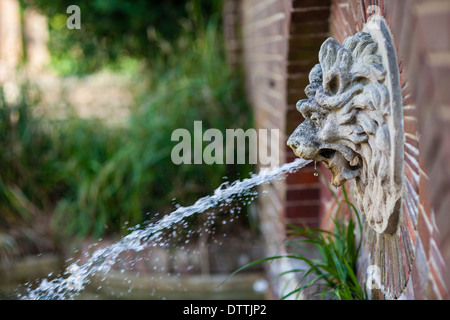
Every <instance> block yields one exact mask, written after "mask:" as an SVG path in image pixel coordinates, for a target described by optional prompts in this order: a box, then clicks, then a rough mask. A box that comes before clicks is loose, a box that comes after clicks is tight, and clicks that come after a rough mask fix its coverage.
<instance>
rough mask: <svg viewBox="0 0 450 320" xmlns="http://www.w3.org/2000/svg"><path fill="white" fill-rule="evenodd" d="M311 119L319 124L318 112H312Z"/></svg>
mask: <svg viewBox="0 0 450 320" xmlns="http://www.w3.org/2000/svg"><path fill="white" fill-rule="evenodd" d="M310 119H311V121H312V122H314V123H315V124H317V125H319V124H320V118H319V116H318V114H316V113H313V114H312V115H311V117H310Z"/></svg>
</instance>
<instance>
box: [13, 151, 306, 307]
mask: <svg viewBox="0 0 450 320" xmlns="http://www.w3.org/2000/svg"><path fill="white" fill-rule="evenodd" d="M310 162H311V161H310V160H304V159H300V158H298V159H296V160H295V161H293V162H291V163H287V164H284V165H282V166H281V167H275V168H270V169H262V170H261V171H260V172H259V173H258V174H252V176H251V177H250V178H248V179H244V180H242V181H239V180H238V181H235V182H233V183H231V184H230V183H229V182H225V183H223V184H222V185H220V186H219V188H217V189H216V190H215V192H214V194H212V195H210V196H206V197H203V198H200V199H198V200H197V201H196V202H195V203H194V204H193V205H191V206H189V207H179V208H177V209H176V210H175V211H173V212H171V213H170V214H168V215H166V216H164V217H163V218H162V219H161V220H159V221H158V222H156V223H153V224H149V225H147V226H145V227H144V228H141V227H140V226H137V227H134V228H133V229H132V232H131V233H130V234H128V235H127V236H125V237H123V238H122V239H121V240H119V241H117V242H115V243H114V244H112V245H110V246H108V247H106V248H103V249H98V250H96V251H95V252H94V253H93V254H92V256H91V257H90V258H89V260H88V261H87V262H86V263H84V264H83V265H81V266H79V265H78V264H77V262H74V263H72V264H71V265H69V266H68V267H67V268H66V270H65V271H64V272H63V274H62V275H59V276H57V277H56V278H55V279H53V280H47V279H44V280H42V281H41V283H40V284H39V285H38V287H37V288H35V289H31V285H30V284H28V286H29V287H28V289H27V293H26V294H25V295H19V298H21V299H30V300H39V299H73V298H74V297H76V296H77V295H78V294H79V293H80V291H82V290H83V289H84V288H85V285H86V284H88V283H89V278H90V277H91V276H93V275H95V274H97V273H103V274H106V273H107V272H109V271H110V270H111V267H112V266H113V265H114V263H115V262H116V260H117V258H118V256H119V255H120V254H121V253H122V252H124V251H127V250H134V251H136V252H139V251H141V250H143V249H144V248H146V247H147V245H148V243H149V241H155V240H156V241H157V240H158V238H159V237H160V236H161V234H162V232H163V231H164V230H165V229H167V228H169V227H170V226H173V225H174V224H177V223H179V222H181V221H182V220H183V219H185V218H187V217H189V216H191V215H193V214H199V213H202V212H205V211H206V210H208V209H211V208H213V207H215V206H217V205H219V204H220V203H222V202H225V203H227V204H229V203H231V202H232V201H233V200H234V197H235V196H238V195H240V194H242V193H244V192H246V191H248V190H250V189H251V188H253V187H256V186H259V185H262V184H265V183H268V182H270V181H272V180H276V179H278V180H280V179H282V178H283V175H284V174H288V173H293V172H295V171H297V170H299V169H301V168H303V167H304V166H306V165H307V164H309V163H310Z"/></svg>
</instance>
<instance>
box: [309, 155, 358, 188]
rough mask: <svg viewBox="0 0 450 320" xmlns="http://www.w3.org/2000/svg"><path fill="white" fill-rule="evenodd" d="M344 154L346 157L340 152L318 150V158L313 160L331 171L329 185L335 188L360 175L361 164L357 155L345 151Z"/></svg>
mask: <svg viewBox="0 0 450 320" xmlns="http://www.w3.org/2000/svg"><path fill="white" fill-rule="evenodd" d="M346 151H347V150H346ZM345 154H346V156H344V154H343V153H341V152H340V151H337V150H334V149H329V148H324V149H320V150H319V153H318V157H317V159H315V160H317V161H322V162H324V163H325V165H326V166H327V168H328V169H329V170H330V171H331V174H332V179H331V183H332V184H333V186H335V187H339V186H341V185H342V184H344V183H345V182H346V181H347V180H351V179H354V178H355V177H356V176H357V175H359V173H360V169H361V165H362V163H361V159H360V157H359V155H357V154H356V153H355V152H353V151H351V152H348V151H347V152H345Z"/></svg>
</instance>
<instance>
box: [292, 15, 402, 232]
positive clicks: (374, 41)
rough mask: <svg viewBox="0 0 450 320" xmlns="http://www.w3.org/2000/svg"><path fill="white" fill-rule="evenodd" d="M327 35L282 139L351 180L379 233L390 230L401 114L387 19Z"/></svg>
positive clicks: (397, 199) (336, 179) (397, 191)
mask: <svg viewBox="0 0 450 320" xmlns="http://www.w3.org/2000/svg"><path fill="white" fill-rule="evenodd" d="M378 23H379V25H377V28H373V29H371V30H364V31H363V32H358V33H357V34H355V35H353V36H350V37H348V38H347V39H345V41H344V42H343V43H342V45H341V44H340V43H339V42H338V41H336V40H335V39H333V38H329V39H327V40H326V41H325V42H324V43H323V44H322V46H321V48H320V51H319V64H317V65H316V66H315V67H314V68H313V69H312V70H311V72H310V74H309V81H310V84H309V85H308V86H307V87H306V88H305V93H306V96H307V99H303V100H300V101H299V102H298V103H297V110H298V111H299V112H300V113H301V114H302V116H303V118H304V119H305V120H304V121H303V122H302V123H301V124H300V125H299V126H298V127H297V128H296V129H295V131H294V132H293V133H292V135H291V136H290V137H289V139H288V141H287V144H288V146H289V147H291V148H292V150H293V151H294V153H295V154H296V156H298V157H301V158H304V159H307V160H314V161H318V162H323V163H324V164H325V166H326V167H327V168H328V169H329V170H330V172H331V174H332V179H331V184H332V185H334V186H336V187H339V186H341V185H342V184H344V183H345V182H346V181H349V180H354V181H355V198H356V201H357V205H358V207H359V209H360V210H361V211H362V213H363V214H365V215H366V218H367V221H368V223H369V225H370V226H371V227H372V228H374V229H375V231H377V232H378V233H392V232H395V230H396V226H397V221H398V214H399V211H400V207H401V206H400V203H401V194H402V178H401V177H402V173H403V164H402V163H403V119H402V113H401V108H402V101H401V94H400V92H401V90H400V85H399V73H398V69H397V59H396V54H395V50H394V46H393V44H392V39H391V38H390V33H389V32H388V30H387V29H386V25H385V22H384V21H378Z"/></svg>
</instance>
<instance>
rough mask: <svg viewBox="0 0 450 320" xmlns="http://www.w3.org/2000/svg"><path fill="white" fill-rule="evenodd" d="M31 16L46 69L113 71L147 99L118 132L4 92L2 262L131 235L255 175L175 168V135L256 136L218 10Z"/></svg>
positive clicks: (129, 9) (95, 10)
mask: <svg viewBox="0 0 450 320" xmlns="http://www.w3.org/2000/svg"><path fill="white" fill-rule="evenodd" d="M72 4H76V5H78V6H80V8H81V24H82V29H81V30H68V29H67V28H66V20H67V17H68V14H66V9H67V7H68V6H69V5H72ZM27 5H35V6H37V7H38V8H39V9H40V10H41V11H42V12H43V13H44V14H45V15H46V16H47V17H48V21H49V28H50V35H51V39H50V44H49V47H50V52H51V59H52V60H51V65H50V68H52V70H54V71H56V72H57V73H58V74H59V76H61V77H62V76H74V75H75V76H79V77H82V76H84V75H87V74H90V73H93V72H96V71H99V70H102V69H104V68H109V69H112V70H116V71H117V72H119V73H120V72H124V73H127V72H128V73H130V72H131V73H133V79H134V80H133V81H135V82H136V86H144V89H143V90H141V91H139V94H138V95H136V97H134V101H135V102H134V105H133V106H131V107H130V110H131V113H130V115H129V116H128V117H127V118H126V119H124V121H123V122H121V124H119V125H111V124H108V123H105V122H104V121H102V120H100V119H95V118H90V119H86V118H80V117H78V116H76V115H71V116H67V117H65V118H63V119H50V118H46V117H45V116H42V115H41V116H39V115H37V114H38V113H36V112H35V108H36V105H37V104H38V102H39V95H36V94H30V92H31V90H30V86H28V85H26V84H24V85H23V86H22V94H21V99H20V101H18V102H17V103H9V102H7V101H6V99H5V98H4V94H3V90H2V89H1V88H0V212H1V214H0V259H8V258H11V257H15V256H21V255H25V254H29V253H42V252H46V251H52V250H58V249H59V248H60V247H61V244H62V243H65V242H67V241H69V240H70V239H72V240H73V239H74V237H75V238H76V237H87V236H90V237H94V238H98V237H103V236H108V235H113V234H117V233H121V234H123V233H126V232H128V231H127V230H128V229H127V228H125V226H128V227H130V226H133V225H136V224H138V223H142V222H145V221H146V220H148V219H151V217H152V215H153V213H156V212H159V213H167V212H170V210H172V209H173V208H174V206H175V205H176V204H181V205H189V204H191V203H193V202H194V201H195V199H197V198H198V197H200V196H204V195H207V194H210V193H211V192H212V191H213V190H214V189H215V188H216V187H217V186H219V185H220V184H221V183H222V182H224V179H225V178H224V177H226V179H228V180H235V179H237V178H243V177H246V176H247V175H248V173H249V172H250V170H251V168H250V167H249V166H248V165H228V166H226V165H206V164H203V165H178V166H177V165H174V164H173V163H172V161H171V158H170V155H171V150H172V148H173V146H174V145H175V144H176V142H172V141H171V134H172V132H173V130H175V129H177V128H186V129H188V130H190V131H192V132H193V122H194V121H195V120H201V121H203V130H206V129H208V128H218V129H220V130H223V132H224V130H225V129H226V128H243V129H244V130H245V129H247V128H249V127H251V126H252V120H251V114H250V110H249V107H248V106H247V103H246V100H245V95H244V92H243V87H244V86H243V83H242V80H241V77H240V76H239V74H238V73H236V72H234V71H232V70H230V68H229V66H228V65H227V63H226V57H225V50H224V44H223V37H222V30H221V1H208V0H204V1H201V0H185V1H146V0H137V1H113V0H84V1H52V0H34V1H25V0H23V1H22V6H23V7H25V6H27ZM135 64H139V66H141V67H139V68H134V67H132V66H134V65H135ZM99 94H102V93H101V92H99ZM192 136H193V135H192ZM174 199H175V200H174ZM69 243H70V242H69Z"/></svg>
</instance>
